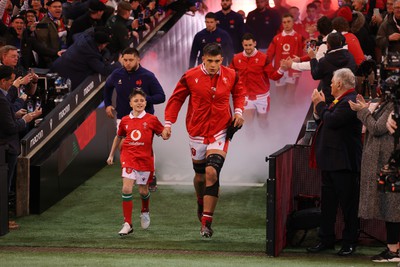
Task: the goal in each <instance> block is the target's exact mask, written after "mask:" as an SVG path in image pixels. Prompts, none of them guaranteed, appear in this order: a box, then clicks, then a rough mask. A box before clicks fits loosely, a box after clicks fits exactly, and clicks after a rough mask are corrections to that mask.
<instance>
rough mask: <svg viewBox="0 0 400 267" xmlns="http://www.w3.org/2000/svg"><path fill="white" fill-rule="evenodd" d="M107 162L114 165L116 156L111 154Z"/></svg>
mask: <svg viewBox="0 0 400 267" xmlns="http://www.w3.org/2000/svg"><path fill="white" fill-rule="evenodd" d="M107 164H108V165H113V164H114V157H111V156H109V157H108V159H107Z"/></svg>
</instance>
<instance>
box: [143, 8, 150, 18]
mask: <svg viewBox="0 0 400 267" xmlns="http://www.w3.org/2000/svg"><path fill="white" fill-rule="evenodd" d="M144 17H145V18H148V17H150V8H149V7H146V9H145V10H144Z"/></svg>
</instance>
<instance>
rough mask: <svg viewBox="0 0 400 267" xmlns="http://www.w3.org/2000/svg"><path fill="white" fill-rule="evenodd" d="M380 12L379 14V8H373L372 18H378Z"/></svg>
mask: <svg viewBox="0 0 400 267" xmlns="http://www.w3.org/2000/svg"><path fill="white" fill-rule="evenodd" d="M379 15H380V12H379V8H374V16H379Z"/></svg>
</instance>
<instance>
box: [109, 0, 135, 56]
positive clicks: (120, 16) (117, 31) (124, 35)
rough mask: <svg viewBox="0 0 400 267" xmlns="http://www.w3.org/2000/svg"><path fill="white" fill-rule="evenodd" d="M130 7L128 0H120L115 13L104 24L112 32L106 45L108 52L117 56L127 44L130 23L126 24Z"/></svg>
mask: <svg viewBox="0 0 400 267" xmlns="http://www.w3.org/2000/svg"><path fill="white" fill-rule="evenodd" d="M131 10H132V7H131V5H130V4H129V3H128V2H125V1H121V2H119V4H118V7H117V14H116V15H114V16H112V17H111V18H109V19H108V21H107V23H106V25H107V27H109V28H111V31H112V33H113V35H112V38H111V42H110V44H109V45H108V49H109V50H110V52H111V53H112V54H113V55H115V57H114V58H115V59H116V58H118V54H119V53H120V52H121V51H122V50H123V49H125V48H126V47H128V46H129V43H130V32H131V31H132V25H128V22H129V16H130V14H131Z"/></svg>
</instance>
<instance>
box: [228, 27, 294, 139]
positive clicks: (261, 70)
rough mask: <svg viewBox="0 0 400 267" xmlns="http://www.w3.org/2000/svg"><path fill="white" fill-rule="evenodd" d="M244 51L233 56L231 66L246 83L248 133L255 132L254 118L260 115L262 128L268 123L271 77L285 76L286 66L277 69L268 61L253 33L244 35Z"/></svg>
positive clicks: (245, 116)
mask: <svg viewBox="0 0 400 267" xmlns="http://www.w3.org/2000/svg"><path fill="white" fill-rule="evenodd" d="M242 39H243V41H242V46H243V52H242V53H238V54H236V55H235V56H234V57H233V60H232V62H231V64H230V65H229V67H230V68H232V69H234V70H236V71H237V72H238V73H239V77H240V79H241V81H242V82H243V84H245V85H246V90H247V92H246V102H245V109H244V113H243V117H244V118H245V120H246V126H245V127H246V128H247V129H249V131H247V133H248V134H252V133H254V131H253V129H250V128H249V127H248V126H252V125H253V121H254V118H255V117H256V116H258V119H259V124H260V126H261V127H262V128H265V127H266V125H267V114H268V111H269V108H270V93H269V87H270V83H269V79H272V80H278V79H280V78H281V77H282V76H283V73H284V71H285V70H287V69H286V68H284V69H281V68H280V69H278V70H275V69H274V67H273V66H272V64H271V63H268V60H267V56H266V55H265V54H263V53H261V52H260V51H258V50H257V48H256V45H257V42H256V40H255V39H254V36H253V34H251V33H245V34H244V35H243V38H242Z"/></svg>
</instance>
